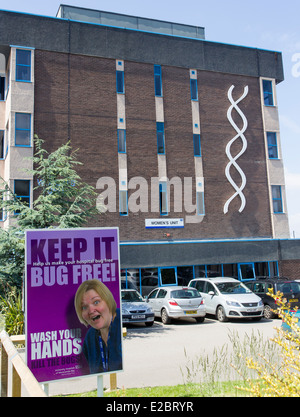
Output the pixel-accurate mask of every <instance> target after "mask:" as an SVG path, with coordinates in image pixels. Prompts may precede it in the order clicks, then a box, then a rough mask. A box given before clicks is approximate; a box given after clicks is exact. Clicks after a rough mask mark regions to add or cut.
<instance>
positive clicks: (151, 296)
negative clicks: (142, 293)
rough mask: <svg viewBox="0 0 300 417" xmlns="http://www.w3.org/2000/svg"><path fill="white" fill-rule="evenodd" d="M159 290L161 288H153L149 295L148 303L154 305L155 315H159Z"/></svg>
mask: <svg viewBox="0 0 300 417" xmlns="http://www.w3.org/2000/svg"><path fill="white" fill-rule="evenodd" d="M158 291H159V288H157V289H155V290H153V291H151V292H150V294H149V295H148V296H147V303H149V304H150V306H151V307H152V310H153V311H154V315H155V316H157V315H158V314H157V298H156V296H157V293H158Z"/></svg>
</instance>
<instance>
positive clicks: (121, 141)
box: [118, 129, 126, 153]
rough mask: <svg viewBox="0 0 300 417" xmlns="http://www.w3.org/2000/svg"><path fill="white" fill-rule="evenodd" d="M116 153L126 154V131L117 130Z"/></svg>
mask: <svg viewBox="0 0 300 417" xmlns="http://www.w3.org/2000/svg"><path fill="white" fill-rule="evenodd" d="M118 152H119V153H126V130H125V129H118Z"/></svg>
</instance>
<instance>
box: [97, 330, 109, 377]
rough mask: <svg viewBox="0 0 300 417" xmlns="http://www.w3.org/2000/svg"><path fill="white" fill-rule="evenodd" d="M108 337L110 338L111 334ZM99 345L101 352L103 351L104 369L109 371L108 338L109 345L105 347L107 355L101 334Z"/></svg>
mask: <svg viewBox="0 0 300 417" xmlns="http://www.w3.org/2000/svg"><path fill="white" fill-rule="evenodd" d="M108 339H109V336H108ZM99 345H100V353H101V359H102V366H103V371H104V372H107V371H108V340H107V347H106V349H105V355H104V346H103V342H102V338H101V336H99Z"/></svg>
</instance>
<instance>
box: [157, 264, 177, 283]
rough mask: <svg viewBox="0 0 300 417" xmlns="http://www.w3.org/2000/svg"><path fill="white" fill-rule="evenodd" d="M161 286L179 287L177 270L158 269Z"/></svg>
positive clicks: (172, 268)
mask: <svg viewBox="0 0 300 417" xmlns="http://www.w3.org/2000/svg"><path fill="white" fill-rule="evenodd" d="M158 273H159V277H160V284H161V286H168V285H177V268H176V267H166V268H158Z"/></svg>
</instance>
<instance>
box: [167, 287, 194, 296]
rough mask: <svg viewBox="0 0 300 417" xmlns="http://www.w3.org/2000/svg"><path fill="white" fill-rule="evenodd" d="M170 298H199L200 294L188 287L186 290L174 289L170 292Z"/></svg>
mask: <svg viewBox="0 0 300 417" xmlns="http://www.w3.org/2000/svg"><path fill="white" fill-rule="evenodd" d="M170 296H171V298H199V297H201V294H200V293H199V292H198V291H197V290H196V289H192V288H189V289H187V290H174V291H171V293H170Z"/></svg>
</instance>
